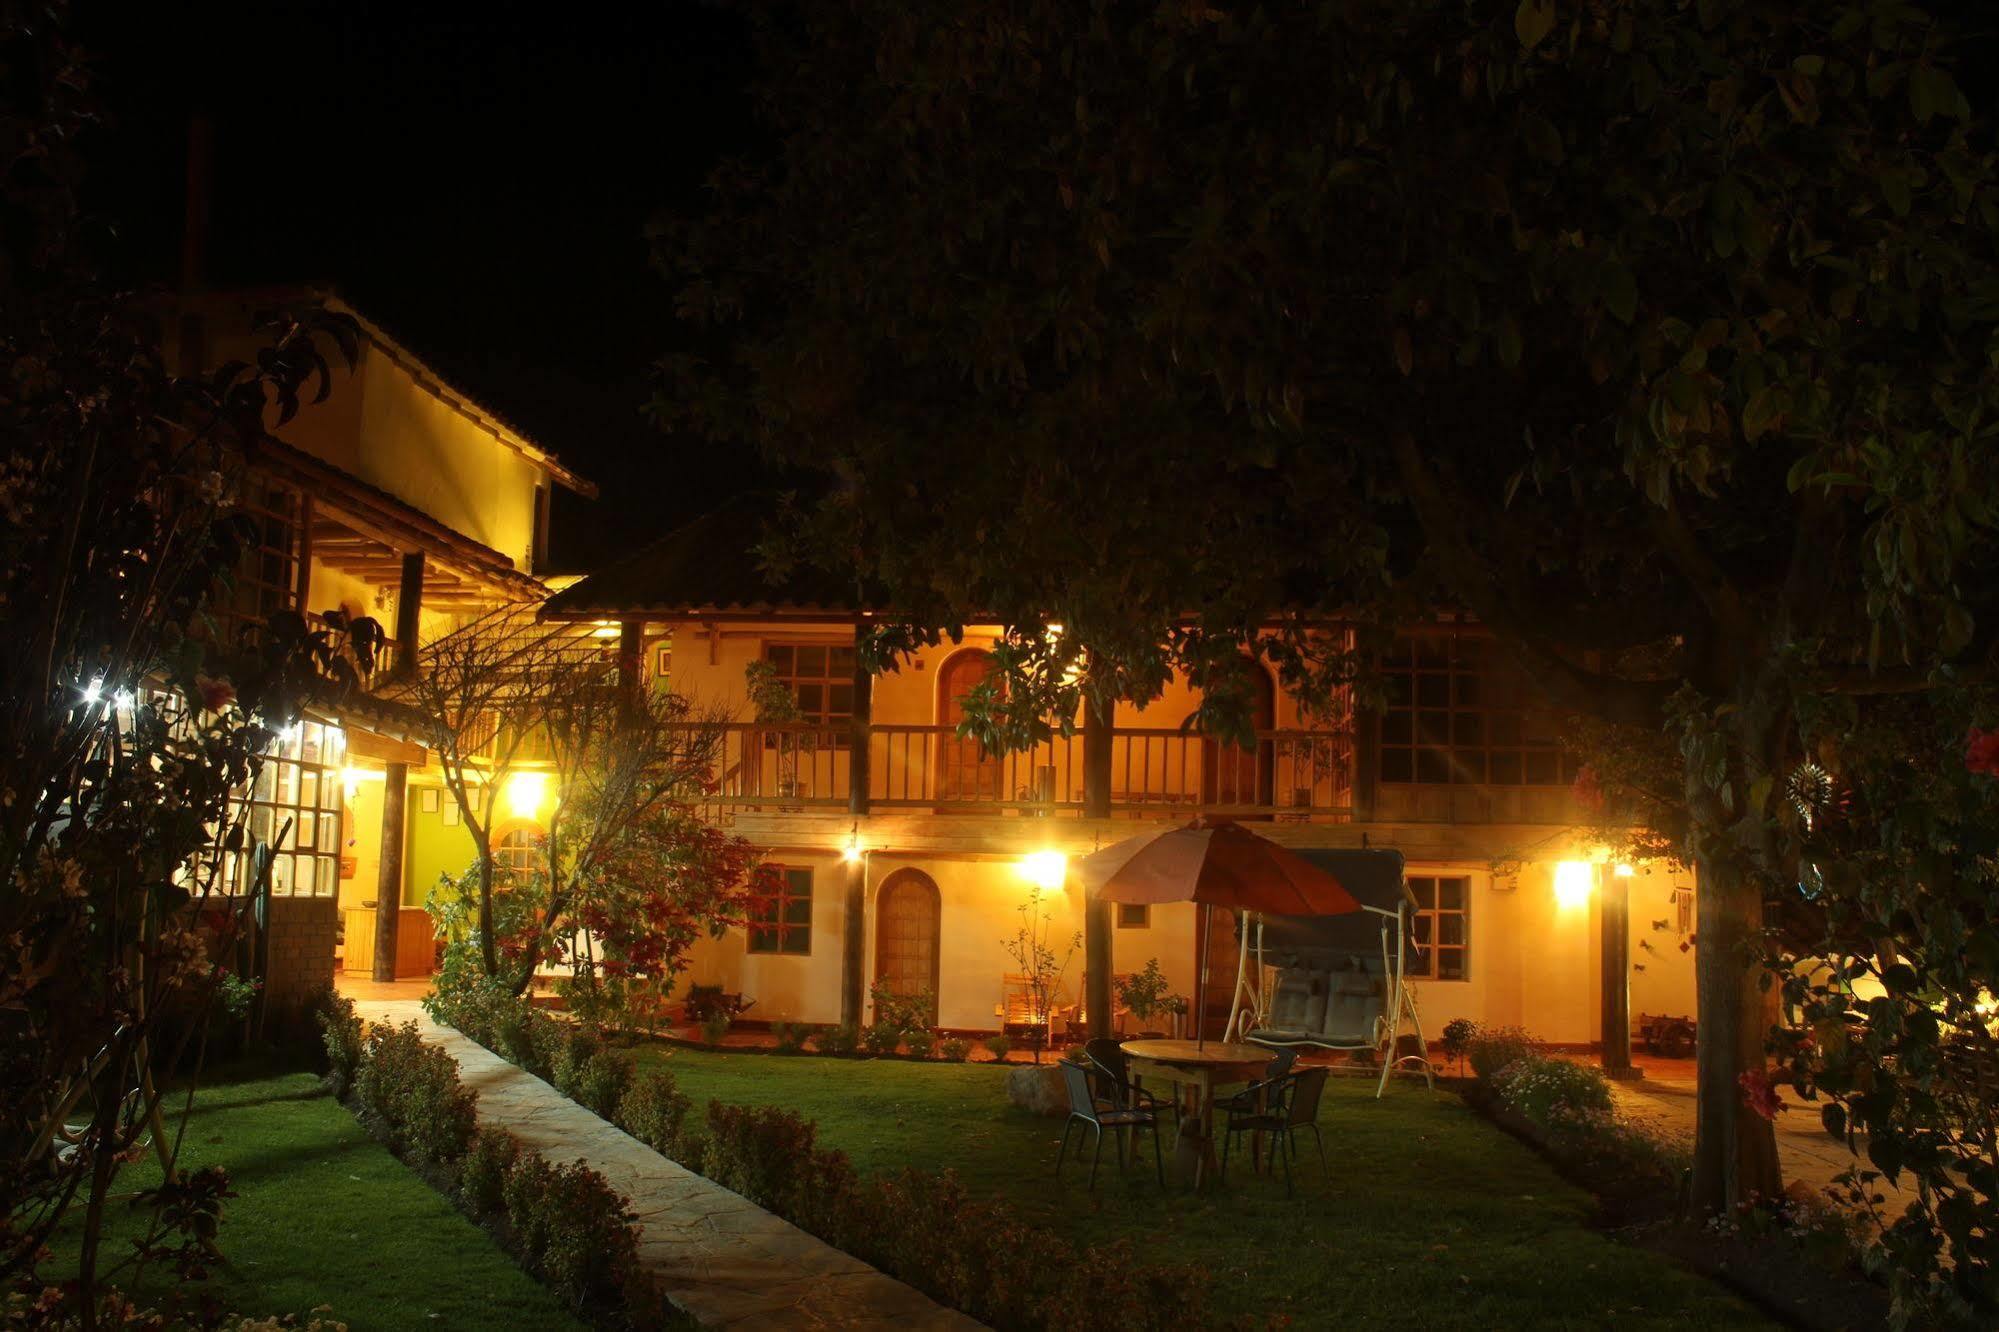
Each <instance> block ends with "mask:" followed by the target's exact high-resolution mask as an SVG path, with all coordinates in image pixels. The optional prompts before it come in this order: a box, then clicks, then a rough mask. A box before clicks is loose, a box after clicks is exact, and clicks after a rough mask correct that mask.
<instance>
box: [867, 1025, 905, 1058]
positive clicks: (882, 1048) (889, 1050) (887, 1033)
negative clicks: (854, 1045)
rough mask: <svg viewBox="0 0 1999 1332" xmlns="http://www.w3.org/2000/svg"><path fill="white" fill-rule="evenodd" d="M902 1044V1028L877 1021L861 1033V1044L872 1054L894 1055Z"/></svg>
mask: <svg viewBox="0 0 1999 1332" xmlns="http://www.w3.org/2000/svg"><path fill="white" fill-rule="evenodd" d="M901 1044H902V1028H901V1027H890V1026H885V1025H883V1024H882V1023H879V1022H877V1023H875V1024H874V1026H872V1027H869V1028H868V1029H867V1030H865V1031H863V1032H862V1033H861V1045H862V1046H863V1047H864V1048H865V1049H866V1050H867V1052H868V1053H869V1054H871V1055H892V1054H894V1053H895V1051H896V1047H897V1046H899V1045H901Z"/></svg>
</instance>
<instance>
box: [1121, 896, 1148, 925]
mask: <svg viewBox="0 0 1999 1332" xmlns="http://www.w3.org/2000/svg"><path fill="white" fill-rule="evenodd" d="M1151 924H1152V908H1151V907H1149V906H1147V905H1146V904H1145V903H1143V902H1119V903H1118V904H1117V927H1118V928H1119V929H1121V930H1142V929H1146V928H1148V927H1150V926H1151Z"/></svg>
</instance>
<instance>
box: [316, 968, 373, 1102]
mask: <svg viewBox="0 0 1999 1332" xmlns="http://www.w3.org/2000/svg"><path fill="white" fill-rule="evenodd" d="M314 1016H316V1017H317V1018H318V1019H319V1030H320V1032H321V1033H322V1035H323V1038H324V1040H325V1042H326V1062H327V1065H328V1068H327V1074H326V1077H327V1081H328V1082H330V1083H332V1085H333V1094H334V1096H335V1097H344V1096H346V1095H347V1089H348V1088H349V1087H351V1086H353V1085H354V1071H355V1070H356V1069H357V1068H359V1067H360V1065H361V1053H362V1042H363V1039H364V1037H363V1031H362V1026H363V1024H362V1022H361V1015H360V1014H359V1013H356V1012H355V1011H354V1001H353V1000H352V999H349V998H347V997H346V996H345V995H339V994H335V993H333V992H332V991H331V990H328V991H327V992H326V993H325V994H324V995H322V996H321V997H320V1001H319V1008H318V1011H317V1013H315V1014H314Z"/></svg>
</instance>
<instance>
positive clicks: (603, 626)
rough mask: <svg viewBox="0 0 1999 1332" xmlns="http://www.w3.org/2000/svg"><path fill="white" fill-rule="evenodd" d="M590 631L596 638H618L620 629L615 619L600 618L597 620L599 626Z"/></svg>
mask: <svg viewBox="0 0 1999 1332" xmlns="http://www.w3.org/2000/svg"><path fill="white" fill-rule="evenodd" d="M590 632H591V636H592V637H595V638H616V637H617V636H618V632H619V631H618V626H617V624H616V622H615V621H612V620H599V621H597V627H596V628H595V629H593V630H591V631H590Z"/></svg>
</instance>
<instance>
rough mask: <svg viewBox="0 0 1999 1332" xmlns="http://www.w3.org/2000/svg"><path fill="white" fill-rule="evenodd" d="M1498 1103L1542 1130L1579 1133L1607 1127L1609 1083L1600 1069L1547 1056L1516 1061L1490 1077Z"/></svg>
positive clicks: (1531, 1056)
mask: <svg viewBox="0 0 1999 1332" xmlns="http://www.w3.org/2000/svg"><path fill="white" fill-rule="evenodd" d="M1492 1082H1493V1085H1494V1086H1495V1087H1497V1088H1498V1089H1499V1095H1500V1099H1501V1100H1503V1101H1505V1103H1506V1104H1507V1105H1508V1106H1510V1107H1512V1108H1513V1109H1515V1110H1517V1111H1519V1112H1520V1113H1521V1114H1523V1115H1525V1116H1527V1118H1529V1119H1531V1120H1533V1121H1534V1122H1535V1123H1536V1124H1539V1125H1541V1127H1543V1128H1548V1129H1556V1130H1565V1131H1580V1130H1587V1129H1592V1128H1597V1127H1600V1126H1603V1125H1605V1124H1607V1123H1608V1122H1609V1120H1610V1117H1611V1111H1612V1108H1613V1107H1612V1103H1611V1099H1610V1082H1609V1080H1608V1079H1607V1078H1605V1077H1604V1075H1603V1071H1602V1070H1601V1069H1597V1068H1592V1067H1590V1066H1588V1065H1586V1064H1578V1063H1576V1062H1575V1061H1573V1060H1569V1059H1556V1058H1553V1057H1551V1056H1548V1055H1528V1056H1526V1057H1525V1058H1521V1059H1516V1060H1514V1061H1513V1062H1511V1063H1509V1064H1507V1065H1506V1066H1505V1067H1504V1068H1502V1069H1500V1070H1499V1072H1498V1073H1497V1074H1495V1075H1494V1076H1493V1079H1492Z"/></svg>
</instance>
